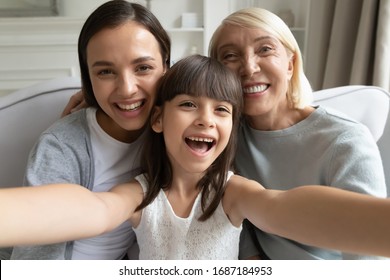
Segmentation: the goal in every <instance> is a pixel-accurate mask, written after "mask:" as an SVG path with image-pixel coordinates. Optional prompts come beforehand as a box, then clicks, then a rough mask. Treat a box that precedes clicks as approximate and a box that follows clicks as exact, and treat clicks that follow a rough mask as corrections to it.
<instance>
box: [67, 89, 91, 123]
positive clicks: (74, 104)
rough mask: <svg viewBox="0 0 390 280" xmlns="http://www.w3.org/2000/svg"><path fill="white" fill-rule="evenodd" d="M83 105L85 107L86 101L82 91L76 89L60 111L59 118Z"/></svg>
mask: <svg viewBox="0 0 390 280" xmlns="http://www.w3.org/2000/svg"><path fill="white" fill-rule="evenodd" d="M85 107H87V103H86V102H85V100H84V96H83V93H82V91H78V92H76V93H75V94H73V95H72V96H71V97H70V99H69V102H68V104H66V106H65V108H64V110H63V111H62V114H61V118H62V117H65V116H67V115H69V114H71V113H73V112H75V111H78V110H80V109H82V108H85Z"/></svg>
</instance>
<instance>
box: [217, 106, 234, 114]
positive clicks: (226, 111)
mask: <svg viewBox="0 0 390 280" xmlns="http://www.w3.org/2000/svg"><path fill="white" fill-rule="evenodd" d="M217 111H219V112H222V113H228V114H231V110H230V109H229V108H228V107H226V106H219V107H218V108H217Z"/></svg>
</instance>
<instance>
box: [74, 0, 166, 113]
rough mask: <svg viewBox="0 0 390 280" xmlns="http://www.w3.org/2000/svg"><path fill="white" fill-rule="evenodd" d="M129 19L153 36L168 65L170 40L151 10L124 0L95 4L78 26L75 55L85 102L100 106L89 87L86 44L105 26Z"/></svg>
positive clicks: (109, 26)
mask: <svg viewBox="0 0 390 280" xmlns="http://www.w3.org/2000/svg"><path fill="white" fill-rule="evenodd" d="M128 21H134V22H137V23H139V24H141V25H143V26H144V27H145V28H146V29H147V30H149V32H150V33H152V34H153V36H154V37H155V38H156V40H157V42H158V44H159V46H160V52H161V57H162V59H163V61H164V63H165V65H166V67H167V68H169V64H170V59H171V58H170V53H171V40H170V38H169V36H168V34H167V32H166V31H165V30H164V28H163V27H162V26H161V24H160V22H159V21H158V19H157V18H156V17H155V16H154V15H153V13H152V12H151V11H149V10H148V9H147V8H145V7H144V6H142V5H140V4H136V3H129V2H127V1H124V0H112V1H108V2H106V3H104V4H102V5H101V6H100V7H98V8H97V9H96V10H95V11H94V12H93V13H92V14H91V15H90V16H89V17H88V18H87V20H86V22H85V23H84V26H83V28H82V29H81V32H80V36H79V41H78V55H79V63H80V72H81V81H82V87H83V93H84V98H85V100H86V102H87V103H88V105H90V106H94V107H99V105H98V103H97V101H96V98H95V95H94V93H93V90H92V82H91V78H90V77H89V71H88V65H87V46H88V43H89V41H90V40H91V38H92V37H93V36H94V35H95V34H96V33H98V32H99V31H101V30H102V29H105V28H115V27H117V26H120V25H122V24H124V23H126V22H128Z"/></svg>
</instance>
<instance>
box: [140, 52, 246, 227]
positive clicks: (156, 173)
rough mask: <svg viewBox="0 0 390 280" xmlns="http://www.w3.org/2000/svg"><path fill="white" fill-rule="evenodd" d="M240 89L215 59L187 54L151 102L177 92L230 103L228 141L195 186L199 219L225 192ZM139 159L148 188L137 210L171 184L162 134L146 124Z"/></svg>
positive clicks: (167, 98) (160, 101)
mask: <svg viewBox="0 0 390 280" xmlns="http://www.w3.org/2000/svg"><path fill="white" fill-rule="evenodd" d="M241 92H242V90H241V84H240V81H239V79H238V77H237V76H236V75H235V74H234V73H233V72H232V71H230V70H229V69H228V68H227V67H225V66H224V65H222V64H221V63H220V62H218V61H217V60H216V59H213V58H209V57H205V56H201V55H194V56H189V57H187V58H184V59H182V60H180V61H178V62H177V63H176V64H174V65H173V66H172V68H171V69H170V70H168V72H167V73H166V74H165V76H164V77H163V78H162V79H161V80H160V83H159V88H158V93H157V97H156V101H155V102H156V103H155V104H156V106H160V107H161V108H162V109H164V103H165V102H167V101H170V100H172V99H173V98H174V97H175V96H177V95H180V94H188V95H192V96H206V97H209V98H212V99H216V100H220V101H226V102H229V103H230V104H232V106H233V113H232V118H233V127H232V133H231V136H230V139H229V142H228V144H227V146H226V148H225V149H224V151H223V152H222V153H221V154H220V155H219V156H218V158H217V159H216V160H215V161H214V162H213V164H212V165H211V166H210V167H209V168H208V169H207V170H206V173H205V175H204V176H203V178H202V179H201V180H200V181H199V182H198V185H197V187H198V188H199V189H201V192H202V202H201V205H202V210H203V214H202V215H201V217H200V218H199V220H201V221H202V220H206V219H208V218H209V217H210V216H211V215H212V214H213V213H214V211H215V210H216V208H217V207H218V204H219V203H220V201H221V199H222V196H223V194H224V191H225V186H226V179H227V174H228V171H229V170H230V169H231V167H232V162H233V159H234V154H235V148H236V143H237V133H236V132H237V128H238V125H239V118H240V114H241V110H242V106H243V105H242V104H243V100H242V94H241ZM152 115H153V114H152ZM142 160H143V162H142V165H143V166H144V168H145V171H146V172H145V173H146V176H147V178H148V181H149V188H148V191H147V193H146V195H145V198H144V200H143V202H142V203H141V204H140V205H139V206H138V208H137V210H140V209H142V208H144V207H146V206H147V205H148V204H150V203H151V202H152V201H153V200H154V199H155V198H156V196H157V195H158V193H159V191H160V190H161V189H168V188H169V187H170V186H171V183H172V167H171V164H170V161H169V159H168V156H167V152H166V148H165V142H164V137H163V135H162V133H155V132H154V131H153V130H152V129H151V128H150V127H149V134H148V137H147V139H146V141H145V144H144V150H143V157H142Z"/></svg>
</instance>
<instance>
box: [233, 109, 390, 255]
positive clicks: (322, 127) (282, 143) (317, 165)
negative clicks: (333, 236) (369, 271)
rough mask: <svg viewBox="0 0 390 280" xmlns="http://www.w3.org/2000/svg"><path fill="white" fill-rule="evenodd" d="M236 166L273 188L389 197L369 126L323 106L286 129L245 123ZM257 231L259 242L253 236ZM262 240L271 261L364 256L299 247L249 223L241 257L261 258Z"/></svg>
mask: <svg viewBox="0 0 390 280" xmlns="http://www.w3.org/2000/svg"><path fill="white" fill-rule="evenodd" d="M235 164H236V168H237V171H238V172H237V173H239V174H240V175H243V176H245V177H247V178H250V179H253V180H256V181H258V182H259V183H261V184H262V185H264V187H266V188H269V189H277V190H288V189H291V188H294V187H296V186H300V185H310V184H317V185H328V186H334V187H337V188H340V189H345V190H350V191H355V192H359V193H367V194H371V195H375V196H379V197H386V195H387V194H386V184H385V177H384V171H383V167H382V161H381V157H380V153H379V150H378V147H377V145H376V143H375V141H374V139H373V137H372V136H371V134H370V132H369V130H368V128H367V127H365V126H364V125H362V124H360V123H358V122H356V121H354V120H351V119H349V118H348V117H346V116H344V115H342V114H341V113H338V112H336V111H334V110H330V109H325V108H323V107H318V108H317V109H316V110H315V111H314V112H313V113H312V114H311V115H310V116H309V117H308V118H306V119H305V120H303V121H301V122H299V123H298V124H296V125H294V126H291V127H289V128H286V129H283V130H277V131H259V130H254V129H252V128H250V127H249V126H248V124H247V123H246V122H245V121H243V124H242V126H241V128H240V132H239V142H238V151H237V156H236V161H235ZM318 218H319V219H321V217H318ZM252 229H254V235H255V238H253V239H254V240H251V238H250V234H249V232H250V230H252ZM252 236H253V235H252ZM257 242H260V244H261V247H262V249H263V250H264V252H265V253H266V254H267V256H268V257H269V258H270V259H351V258H361V257H359V256H354V255H350V254H344V253H341V252H338V251H330V250H323V249H319V248H316V247H312V246H306V245H303V244H299V243H296V242H293V241H291V240H288V239H285V238H281V237H279V236H275V235H271V234H267V233H264V232H262V231H260V230H259V229H257V228H255V227H254V226H253V225H250V226H249V229H248V224H245V225H244V230H243V233H242V236H241V245H240V246H241V247H240V256H241V257H242V258H246V257H249V256H250V255H253V254H255V253H256V249H255V246H254V244H256V243H257Z"/></svg>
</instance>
